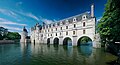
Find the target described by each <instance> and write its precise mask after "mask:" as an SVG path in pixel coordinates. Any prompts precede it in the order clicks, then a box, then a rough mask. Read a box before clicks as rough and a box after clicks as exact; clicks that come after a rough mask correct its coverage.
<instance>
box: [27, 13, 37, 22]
mask: <svg viewBox="0 0 120 65" xmlns="http://www.w3.org/2000/svg"><path fill="white" fill-rule="evenodd" d="M25 15H26V16H28V17H31V18H33V19H35V20H37V21H39V18H38V17H36V16H35V15H33V14H32V13H26V14H25Z"/></svg>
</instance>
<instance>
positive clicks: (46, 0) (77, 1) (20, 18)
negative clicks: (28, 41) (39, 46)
mask: <svg viewBox="0 0 120 65" xmlns="http://www.w3.org/2000/svg"><path fill="white" fill-rule="evenodd" d="M106 2H107V0H0V26H2V27H4V28H7V29H8V30H9V31H11V32H19V33H20V32H22V28H23V26H26V28H27V30H28V32H30V28H31V27H32V26H34V25H35V24H36V23H37V22H39V23H40V24H42V22H45V23H46V24H49V23H51V22H56V21H59V20H61V19H64V18H68V17H71V16H74V15H78V14H81V13H84V12H87V11H88V12H90V6H91V4H93V3H94V5H95V13H94V14H95V17H96V19H97V20H100V18H101V17H102V15H103V13H104V8H105V4H106Z"/></svg>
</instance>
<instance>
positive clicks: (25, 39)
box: [20, 27, 28, 43]
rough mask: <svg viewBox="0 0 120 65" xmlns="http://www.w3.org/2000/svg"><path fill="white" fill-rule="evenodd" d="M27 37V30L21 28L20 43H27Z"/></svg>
mask: <svg viewBox="0 0 120 65" xmlns="http://www.w3.org/2000/svg"><path fill="white" fill-rule="evenodd" d="M27 36H28V32H27V29H26V28H25V27H24V28H23V31H22V33H21V39H20V42H21V43H27Z"/></svg>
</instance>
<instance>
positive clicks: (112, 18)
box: [98, 0, 120, 43]
mask: <svg viewBox="0 0 120 65" xmlns="http://www.w3.org/2000/svg"><path fill="white" fill-rule="evenodd" d="M119 6H120V0H108V1H107V4H106V7H105V12H104V14H103V17H102V18H101V20H100V21H99V24H98V32H99V33H100V37H101V41H102V42H108V43H114V42H120V7H119Z"/></svg>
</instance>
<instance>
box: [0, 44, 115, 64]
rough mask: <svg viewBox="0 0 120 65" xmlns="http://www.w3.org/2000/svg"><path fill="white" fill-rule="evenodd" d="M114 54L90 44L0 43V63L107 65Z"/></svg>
mask: <svg viewBox="0 0 120 65" xmlns="http://www.w3.org/2000/svg"><path fill="white" fill-rule="evenodd" d="M113 58H114V56H113V55H111V54H109V53H106V52H104V49H103V48H100V49H95V48H92V46H90V45H82V46H79V47H72V46H60V45H59V46H54V45H43V44H35V45H34V44H5V45H0V65H107V64H106V62H108V61H111V59H113Z"/></svg>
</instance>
